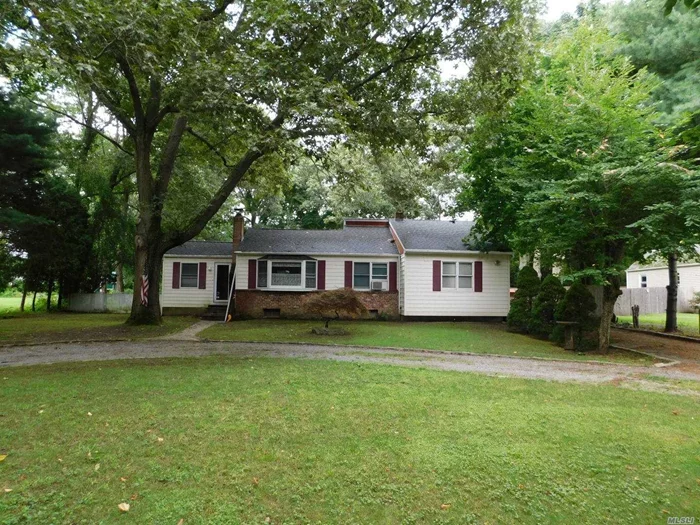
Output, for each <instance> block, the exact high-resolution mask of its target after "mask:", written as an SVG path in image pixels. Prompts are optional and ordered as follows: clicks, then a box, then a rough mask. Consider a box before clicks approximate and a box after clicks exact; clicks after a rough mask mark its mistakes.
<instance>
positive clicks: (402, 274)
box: [399, 255, 406, 315]
mask: <svg viewBox="0 0 700 525" xmlns="http://www.w3.org/2000/svg"><path fill="white" fill-rule="evenodd" d="M405 282H406V256H405V255H401V257H400V259H399V283H400V284H399V313H400V314H401V315H403V311H404V307H405V304H406V300H405V297H406V289H405V286H404V283H405Z"/></svg>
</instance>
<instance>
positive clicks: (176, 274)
mask: <svg viewBox="0 0 700 525" xmlns="http://www.w3.org/2000/svg"><path fill="white" fill-rule="evenodd" d="M177 288H180V263H179V262H174V263H173V289H177Z"/></svg>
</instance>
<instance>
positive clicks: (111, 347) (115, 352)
mask: <svg viewBox="0 0 700 525" xmlns="http://www.w3.org/2000/svg"><path fill="white" fill-rule="evenodd" d="M207 355H231V356H236V357H272V358H305V359H330V360H335V361H346V362H365V363H384V364H391V365H399V366H407V367H425V368H435V369H440V370H451V371H458V372H475V373H482V374H489V375H496V376H509V377H522V378H528V379H545V380H551V381H577V382H585V383H605V382H613V383H615V384H625V385H629V386H634V387H635V388H643V389H647V390H663V391H674V390H675V391H677V389H674V387H673V385H672V384H669V383H668V382H665V381H662V382H660V381H658V380H657V381H649V380H648V379H647V378H648V376H649V375H653V376H656V377H657V378H658V377H661V378H665V379H671V380H673V379H680V380H695V381H700V374H697V373H695V372H689V371H683V370H678V369H674V368H673V367H667V368H656V367H643V366H632V365H619V364H597V363H583V362H567V361H549V360H541V359H529V358H513V357H501V356H487V355H471V354H469V355H454V354H439V353H434V352H421V351H412V350H402V351H398V350H389V349H376V348H365V347H352V346H342V347H338V346H325V345H308V344H287V343H243V342H196V341H183V340H150V341H121V342H109V343H63V344H49V345H36V346H14V347H4V348H3V349H1V350H0V367H7V366H22V365H38V364H49V363H60V362H73V361H103V360H113V359H147V358H159V357H199V356H207ZM681 393H690V394H693V395H699V392H693V391H692V390H691V391H686V390H683V391H682V392H681Z"/></svg>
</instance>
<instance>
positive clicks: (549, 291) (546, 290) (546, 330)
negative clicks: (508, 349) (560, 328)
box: [528, 275, 566, 337]
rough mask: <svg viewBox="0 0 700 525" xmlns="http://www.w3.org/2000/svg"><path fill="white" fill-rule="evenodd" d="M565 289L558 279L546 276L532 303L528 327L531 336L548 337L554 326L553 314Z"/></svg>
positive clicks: (554, 276)
mask: <svg viewBox="0 0 700 525" xmlns="http://www.w3.org/2000/svg"><path fill="white" fill-rule="evenodd" d="M565 293H566V289H565V288H564V286H563V285H562V284H561V281H560V280H559V277H557V276H556V275H548V276H547V277H545V278H544V279H543V281H542V284H541V285H540V291H539V292H538V293H537V296H536V297H535V299H534V301H533V302H532V317H531V319H530V324H529V326H528V331H529V332H530V333H531V334H534V335H537V336H539V337H549V336H551V335H552V332H553V331H554V328H555V326H556V324H555V320H554V312H555V311H556V308H557V305H558V304H559V302H560V301H561V300H562V299H563V297H564V294H565Z"/></svg>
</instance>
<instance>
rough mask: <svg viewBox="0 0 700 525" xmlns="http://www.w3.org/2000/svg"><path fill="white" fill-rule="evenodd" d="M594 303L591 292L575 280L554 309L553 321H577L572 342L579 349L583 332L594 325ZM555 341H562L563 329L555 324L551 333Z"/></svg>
mask: <svg viewBox="0 0 700 525" xmlns="http://www.w3.org/2000/svg"><path fill="white" fill-rule="evenodd" d="M595 311H596V303H595V298H594V297H593V294H591V292H589V291H588V288H586V286H585V285H584V284H581V283H580V282H576V283H574V284H572V285H571V287H570V288H569V289H568V290H567V291H566V293H565V294H564V298H563V299H562V300H561V301H560V302H559V304H558V305H557V307H556V310H555V311H554V319H555V321H569V322H575V323H578V326H577V327H576V332H575V334H574V344H575V345H576V348H577V349H580V348H581V346H582V344H583V334H584V332H586V331H588V330H591V329H592V328H594V327H595V326H596V319H595ZM552 338H553V339H554V340H555V341H558V342H562V341H564V329H563V327H562V326H560V325H557V326H556V327H555V329H554V332H553V334H552Z"/></svg>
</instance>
